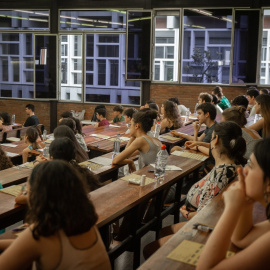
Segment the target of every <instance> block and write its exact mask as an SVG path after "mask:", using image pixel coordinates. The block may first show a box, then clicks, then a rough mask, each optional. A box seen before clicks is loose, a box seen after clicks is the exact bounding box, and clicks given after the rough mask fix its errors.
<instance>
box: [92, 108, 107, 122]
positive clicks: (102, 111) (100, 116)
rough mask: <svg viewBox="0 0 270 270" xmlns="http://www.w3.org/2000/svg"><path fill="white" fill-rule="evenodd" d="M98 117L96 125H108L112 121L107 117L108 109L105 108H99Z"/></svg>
mask: <svg viewBox="0 0 270 270" xmlns="http://www.w3.org/2000/svg"><path fill="white" fill-rule="evenodd" d="M96 114H97V119H98V120H99V122H98V123H96V124H95V127H102V126H108V125H109V124H110V123H109V121H108V120H107V119H106V110H105V109H102V108H101V109H97V112H96Z"/></svg>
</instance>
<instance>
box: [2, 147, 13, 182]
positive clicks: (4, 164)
mask: <svg viewBox="0 0 270 270" xmlns="http://www.w3.org/2000/svg"><path fill="white" fill-rule="evenodd" d="M11 167H13V164H12V162H11V161H10V158H9V157H8V156H7V155H6V153H5V151H4V150H3V149H2V147H1V146H0V171H2V170H5V169H8V168H11ZM0 186H1V183H0Z"/></svg>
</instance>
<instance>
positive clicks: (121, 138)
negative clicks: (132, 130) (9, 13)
mask: <svg viewBox="0 0 270 270" xmlns="http://www.w3.org/2000/svg"><path fill="white" fill-rule="evenodd" d="M129 139H130V138H128V137H120V140H121V142H128V141H129ZM114 140H115V138H110V139H108V141H112V142H114Z"/></svg>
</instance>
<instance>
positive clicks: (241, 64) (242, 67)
mask: <svg viewBox="0 0 270 270" xmlns="http://www.w3.org/2000/svg"><path fill="white" fill-rule="evenodd" d="M259 20H260V11H259V10H236V11H235V27H234V50H233V72H232V82H233V83H256V71H257V52H258V36H259Z"/></svg>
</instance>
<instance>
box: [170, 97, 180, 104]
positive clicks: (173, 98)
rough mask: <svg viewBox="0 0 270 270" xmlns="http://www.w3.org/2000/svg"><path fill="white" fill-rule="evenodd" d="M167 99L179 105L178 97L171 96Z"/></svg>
mask: <svg viewBox="0 0 270 270" xmlns="http://www.w3.org/2000/svg"><path fill="white" fill-rule="evenodd" d="M168 100H169V101H172V102H173V103H175V104H176V105H180V102H179V98H178V97H171V98H169V99H168Z"/></svg>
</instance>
